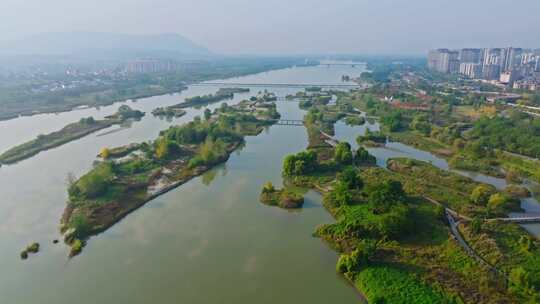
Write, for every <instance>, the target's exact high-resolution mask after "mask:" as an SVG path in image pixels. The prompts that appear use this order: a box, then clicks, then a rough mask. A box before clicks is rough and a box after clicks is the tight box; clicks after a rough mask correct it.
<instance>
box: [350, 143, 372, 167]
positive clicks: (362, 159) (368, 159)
mask: <svg viewBox="0 0 540 304" xmlns="http://www.w3.org/2000/svg"><path fill="white" fill-rule="evenodd" d="M376 162H377V159H376V158H375V156H373V155H371V154H369V152H368V151H367V150H366V149H364V148H363V147H359V148H358V150H356V154H355V155H354V163H355V164H356V165H372V164H375V163H376Z"/></svg>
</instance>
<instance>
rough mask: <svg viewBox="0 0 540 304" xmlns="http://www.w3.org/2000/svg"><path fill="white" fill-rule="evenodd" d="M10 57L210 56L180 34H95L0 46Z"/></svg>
mask: <svg viewBox="0 0 540 304" xmlns="http://www.w3.org/2000/svg"><path fill="white" fill-rule="evenodd" d="M0 53H3V54H11V55H74V56H77V55H98V56H103V55H106V56H111V55H112V56H114V55H122V56H125V55H133V56H160V55H162V56H168V57H177V56H186V55H188V56H201V55H202V56H207V55H210V54H211V52H210V51H209V50H208V49H207V48H205V47H203V46H200V45H197V44H196V43H194V42H193V41H191V40H189V39H187V38H186V37H184V36H182V35H179V34H155V35H131V34H114V33H94V32H62V33H43V34H37V35H33V36H29V37H25V38H21V39H18V40H14V41H9V42H5V43H0Z"/></svg>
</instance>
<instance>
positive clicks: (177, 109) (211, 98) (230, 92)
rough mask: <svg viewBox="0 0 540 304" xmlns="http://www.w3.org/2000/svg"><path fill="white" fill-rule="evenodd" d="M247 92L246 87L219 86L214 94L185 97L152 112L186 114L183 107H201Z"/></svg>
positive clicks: (166, 115)
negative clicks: (182, 100)
mask: <svg viewBox="0 0 540 304" xmlns="http://www.w3.org/2000/svg"><path fill="white" fill-rule="evenodd" d="M247 92H249V89H248V88H220V89H219V90H218V91H217V92H216V93H215V94H210V95H203V96H195V97H191V98H186V101H185V102H183V103H179V104H175V105H172V106H168V107H159V108H156V109H154V110H153V111H152V114H153V115H154V116H165V117H176V118H178V117H182V116H184V115H185V114H186V111H185V110H184V108H188V107H202V106H204V105H207V104H210V103H214V102H219V101H222V100H226V99H231V98H233V97H234V94H235V93H247Z"/></svg>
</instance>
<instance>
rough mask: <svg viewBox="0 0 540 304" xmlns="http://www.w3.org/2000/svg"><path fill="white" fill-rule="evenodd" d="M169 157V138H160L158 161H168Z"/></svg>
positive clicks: (157, 147)
mask: <svg viewBox="0 0 540 304" xmlns="http://www.w3.org/2000/svg"><path fill="white" fill-rule="evenodd" d="M168 156H169V143H168V140H167V138H165V137H160V138H159V139H158V140H156V157H157V159H166V158H167V157H168Z"/></svg>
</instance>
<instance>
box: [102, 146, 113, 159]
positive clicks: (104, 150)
mask: <svg viewBox="0 0 540 304" xmlns="http://www.w3.org/2000/svg"><path fill="white" fill-rule="evenodd" d="M99 156H101V158H103V159H108V158H109V157H110V156H111V151H110V150H109V148H102V149H101V150H100V151H99Z"/></svg>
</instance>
